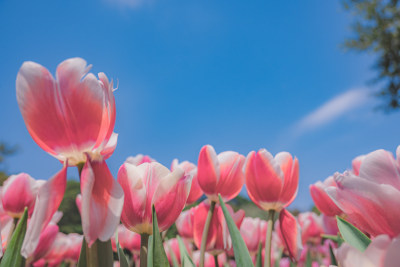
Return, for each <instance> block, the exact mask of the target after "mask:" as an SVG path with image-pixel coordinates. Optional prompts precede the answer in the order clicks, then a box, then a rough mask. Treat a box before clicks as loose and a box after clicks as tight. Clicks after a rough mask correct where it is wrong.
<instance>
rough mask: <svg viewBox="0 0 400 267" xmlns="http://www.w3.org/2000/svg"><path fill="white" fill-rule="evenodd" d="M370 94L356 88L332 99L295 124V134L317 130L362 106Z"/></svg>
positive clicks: (365, 90)
mask: <svg viewBox="0 0 400 267" xmlns="http://www.w3.org/2000/svg"><path fill="white" fill-rule="evenodd" d="M370 93H371V91H369V90H367V89H365V88H357V89H351V90H348V91H346V92H344V93H342V94H340V95H338V96H336V97H334V98H332V99H331V100H329V101H328V102H326V103H324V104H323V105H321V106H320V107H318V108H317V109H315V110H314V111H312V112H311V113H309V114H308V115H306V116H305V117H303V118H302V119H301V120H300V121H299V122H297V123H296V125H295V132H296V133H297V134H298V135H300V134H302V133H304V132H306V131H310V130H313V129H316V128H319V127H321V126H324V125H326V124H328V123H330V122H332V121H334V120H336V119H338V118H339V117H341V116H343V115H345V114H347V113H349V112H351V111H354V110H356V109H357V108H359V107H361V106H364V105H365V104H366V103H367V102H368V101H369V99H370V98H369V95H370Z"/></svg>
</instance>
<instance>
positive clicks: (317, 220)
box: [297, 212, 324, 244]
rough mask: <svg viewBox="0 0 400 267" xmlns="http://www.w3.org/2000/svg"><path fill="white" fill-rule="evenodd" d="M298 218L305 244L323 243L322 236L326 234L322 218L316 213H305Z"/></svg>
mask: <svg viewBox="0 0 400 267" xmlns="http://www.w3.org/2000/svg"><path fill="white" fill-rule="evenodd" d="M297 218H298V221H299V225H300V229H301V240H302V242H303V244H305V243H313V244H319V243H321V235H322V234H323V233H324V228H323V224H322V217H321V216H318V215H317V214H315V213H314V212H303V213H300V214H299V215H298V216H297Z"/></svg>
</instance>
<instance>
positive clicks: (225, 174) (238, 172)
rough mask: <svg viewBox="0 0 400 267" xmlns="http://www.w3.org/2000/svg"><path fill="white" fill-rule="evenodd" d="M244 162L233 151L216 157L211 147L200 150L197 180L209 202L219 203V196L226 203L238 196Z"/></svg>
mask: <svg viewBox="0 0 400 267" xmlns="http://www.w3.org/2000/svg"><path fill="white" fill-rule="evenodd" d="M244 160H245V158H244V156H242V155H240V154H238V153H236V152H233V151H226V152H222V153H220V154H218V156H217V154H216V153H215V150H214V148H213V147H212V146H210V145H206V146H203V147H202V148H201V150H200V155H199V160H198V164H197V179H198V182H199V185H200V187H201V189H202V190H203V192H204V193H205V194H206V195H207V197H208V198H209V199H210V200H212V201H215V202H219V200H218V194H221V197H222V198H223V200H224V201H225V202H226V201H229V200H231V199H233V198H234V197H236V196H237V195H238V194H239V192H240V190H241V189H242V187H243V184H244V174H243V171H242V167H243V164H244Z"/></svg>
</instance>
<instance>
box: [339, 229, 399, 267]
mask: <svg viewBox="0 0 400 267" xmlns="http://www.w3.org/2000/svg"><path fill="white" fill-rule="evenodd" d="M399 250H400V239H399V238H398V237H397V238H395V239H393V240H390V238H389V237H388V236H387V235H380V236H377V237H376V238H374V239H373V240H372V242H371V243H370V244H369V246H368V247H367V249H366V250H365V251H364V252H361V251H359V250H357V249H356V248H354V247H352V246H350V245H349V244H347V243H344V244H343V245H342V246H340V248H339V249H338V250H337V252H336V258H337V260H338V263H339V266H341V267H353V266H371V267H372V266H374V267H394V266H398V264H399V262H400V255H399Z"/></svg>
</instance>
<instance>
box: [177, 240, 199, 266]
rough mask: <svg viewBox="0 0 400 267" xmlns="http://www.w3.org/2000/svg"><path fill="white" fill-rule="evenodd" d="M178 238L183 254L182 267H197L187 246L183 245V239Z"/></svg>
mask: <svg viewBox="0 0 400 267" xmlns="http://www.w3.org/2000/svg"><path fill="white" fill-rule="evenodd" d="M176 238H177V239H178V244H179V251H180V253H181V263H182V266H185V267H186V266H187V267H196V265H195V264H194V263H193V261H192V259H191V258H190V256H189V253H188V251H187V250H186V247H185V244H183V241H182V238H181V237H180V236H176Z"/></svg>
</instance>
